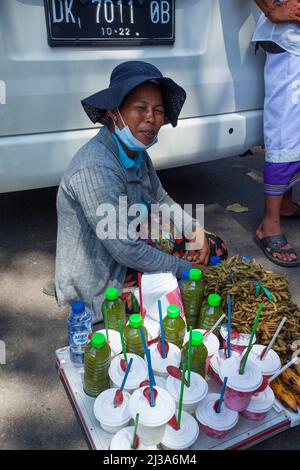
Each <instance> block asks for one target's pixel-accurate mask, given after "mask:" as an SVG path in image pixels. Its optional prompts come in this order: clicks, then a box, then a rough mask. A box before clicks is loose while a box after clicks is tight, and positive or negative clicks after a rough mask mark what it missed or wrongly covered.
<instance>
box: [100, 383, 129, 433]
mask: <svg viewBox="0 0 300 470" xmlns="http://www.w3.org/2000/svg"><path fill="white" fill-rule="evenodd" d="M115 394H116V389H115V388H109V389H108V390H105V391H104V392H102V393H100V395H98V397H97V398H96V400H95V403H94V415H95V417H96V419H97V420H98V421H99V423H100V425H101V427H102V429H104V431H106V432H109V433H111V434H115V433H117V432H118V431H120V430H121V429H122V428H124V426H127V425H128V424H129V422H130V421H131V414H130V411H129V400H130V396H131V395H130V394H129V393H128V392H125V391H123V403H122V404H121V405H118V406H116V407H115V406H114V397H115Z"/></svg>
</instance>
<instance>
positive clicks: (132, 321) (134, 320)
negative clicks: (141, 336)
mask: <svg viewBox="0 0 300 470" xmlns="http://www.w3.org/2000/svg"><path fill="white" fill-rule="evenodd" d="M142 324H143V317H142V315H139V314H138V313H134V314H133V315H130V317H129V325H130V326H132V328H140V327H141V326H142Z"/></svg>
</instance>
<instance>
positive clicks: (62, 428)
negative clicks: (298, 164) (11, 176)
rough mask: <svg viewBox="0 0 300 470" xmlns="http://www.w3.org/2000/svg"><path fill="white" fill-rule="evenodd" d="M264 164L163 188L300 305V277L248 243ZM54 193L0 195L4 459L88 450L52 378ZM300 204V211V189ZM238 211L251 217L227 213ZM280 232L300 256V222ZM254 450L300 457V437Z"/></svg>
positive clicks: (203, 167)
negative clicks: (279, 281) (49, 289)
mask: <svg viewBox="0 0 300 470" xmlns="http://www.w3.org/2000/svg"><path fill="white" fill-rule="evenodd" d="M262 165H263V155H262V153H257V154H255V155H248V156H246V157H232V158H228V159H224V160H221V161H218V162H210V163H203V164H198V165H193V166H187V167H183V168H177V169H172V170H165V171H162V172H160V173H159V175H160V178H161V180H162V182H163V184H164V186H165V188H166V189H167V191H168V192H169V193H170V194H171V195H172V197H173V198H174V199H175V200H177V201H178V202H179V203H181V204H184V203H194V204H195V203H198V204H201V203H204V204H205V208H206V218H205V225H206V227H208V228H210V229H212V230H215V231H217V232H218V233H219V234H220V235H221V236H222V237H223V238H224V240H225V241H226V243H227V245H228V247H229V251H230V255H234V254H236V253H239V254H244V255H252V256H254V257H255V258H256V259H257V260H258V261H259V262H263V263H264V264H265V266H268V267H269V268H270V269H273V270H276V271H277V272H280V273H282V274H285V275H288V276H289V279H290V285H291V290H292V293H293V296H294V300H295V301H296V302H297V303H298V304H300V292H299V289H298V288H297V286H299V282H300V269H299V268H296V269H290V270H288V269H284V268H279V267H276V266H275V265H272V264H271V263H269V262H268V261H267V260H266V259H265V258H264V257H263V255H262V253H261V252H260V251H259V249H258V248H257V246H256V245H255V244H254V243H253V241H252V235H253V232H254V230H255V227H256V226H257V224H258V222H259V219H260V216H261V214H262V201H263V199H262V195H263V188H262ZM56 191H57V188H49V189H41V190H34V191H26V192H19V193H9V194H0V217H1V223H0V310H1V314H0V318H1V320H0V321H1V323H0V340H2V341H5V344H6V353H7V357H6V365H2V366H0V373H1V381H0V396H1V402H0V443H1V444H0V447H1V449H87V448H88V447H87V444H86V441H85V438H84V435H83V433H82V430H81V427H80V425H79V423H78V421H77V419H76V417H75V414H74V411H73V409H72V407H71V405H70V402H69V400H68V398H67V396H66V393H65V390H64V387H63V385H62V384H61V382H60V380H59V378H58V375H57V371H56V368H55V361H54V351H55V350H56V349H58V348H61V347H63V346H65V345H66V344H67V338H66V319H67V315H68V312H67V310H61V309H59V308H58V307H57V305H56V303H55V300H54V299H53V298H51V297H48V296H45V295H44V294H43V293H42V287H43V285H44V284H45V283H46V282H47V281H48V280H49V279H51V278H52V277H53V273H54V263H55V245H56V210H55V198H56ZM295 193H296V196H298V198H297V197H295V199H296V200H297V199H298V201H300V190H299V188H297V189H296V191H295ZM235 202H238V203H240V204H241V205H243V206H246V207H248V208H249V211H248V212H245V213H241V214H235V213H232V212H231V213H229V212H226V211H225V207H226V206H227V205H228V204H232V203H235ZM284 230H285V232H286V234H287V235H288V237H289V240H290V242H292V243H293V244H294V245H295V247H296V248H297V249H298V253H299V254H300V240H299V235H298V234H299V220H298V221H297V220H290V221H285V222H284ZM255 449H270V450H271V449H300V442H299V428H298V429H297V428H294V429H291V430H288V431H285V432H283V433H281V434H279V435H277V436H276V437H273V438H271V439H269V440H266V441H265V442H263V443H261V444H259V445H257V446H255Z"/></svg>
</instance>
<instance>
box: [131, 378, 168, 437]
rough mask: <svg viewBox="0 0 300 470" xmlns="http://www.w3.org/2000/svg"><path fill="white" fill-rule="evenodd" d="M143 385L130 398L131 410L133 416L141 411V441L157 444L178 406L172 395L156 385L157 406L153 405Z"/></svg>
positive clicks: (139, 428) (139, 431) (139, 432)
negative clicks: (145, 393)
mask: <svg viewBox="0 0 300 470" xmlns="http://www.w3.org/2000/svg"><path fill="white" fill-rule="evenodd" d="M145 388H147V387H142V388H139V389H138V390H136V391H135V392H134V393H133V394H132V395H131V398H130V401H129V410H130V413H131V416H132V417H134V416H136V414H137V413H139V415H140V417H139V426H138V435H139V438H140V441H141V443H143V444H144V445H146V446H149V445H151V446H152V445H157V444H159V443H160V442H161V440H162V438H163V436H164V433H165V428H166V424H167V423H168V421H170V419H171V418H172V417H173V416H174V413H175V410H176V406H175V401H174V399H173V398H172V397H171V395H170V394H169V393H168V392H167V391H166V390H164V389H163V388H160V387H154V388H155V389H156V391H157V397H156V400H155V406H153V407H152V406H151V405H150V402H149V401H148V399H147V398H146V397H145V396H144V393H143V392H144V390H145Z"/></svg>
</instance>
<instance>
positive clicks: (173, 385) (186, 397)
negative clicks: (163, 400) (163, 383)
mask: <svg viewBox="0 0 300 470" xmlns="http://www.w3.org/2000/svg"><path fill="white" fill-rule="evenodd" d="M180 386H181V382H180V380H178V379H176V378H175V377H171V376H169V377H168V378H167V390H168V392H169V393H170V395H171V396H172V397H173V398H174V400H175V401H176V406H177V407H178V406H179V397H180ZM207 393H208V385H207V383H206V381H205V380H204V379H203V377H202V376H201V375H200V374H197V373H196V372H191V383H190V386H189V387H188V386H187V385H184V393H183V404H182V409H183V410H185V411H187V412H188V413H191V414H192V413H194V412H195V410H196V408H197V406H198V404H199V403H200V401H201V400H203V399H204V398H205V396H206V395H207Z"/></svg>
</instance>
